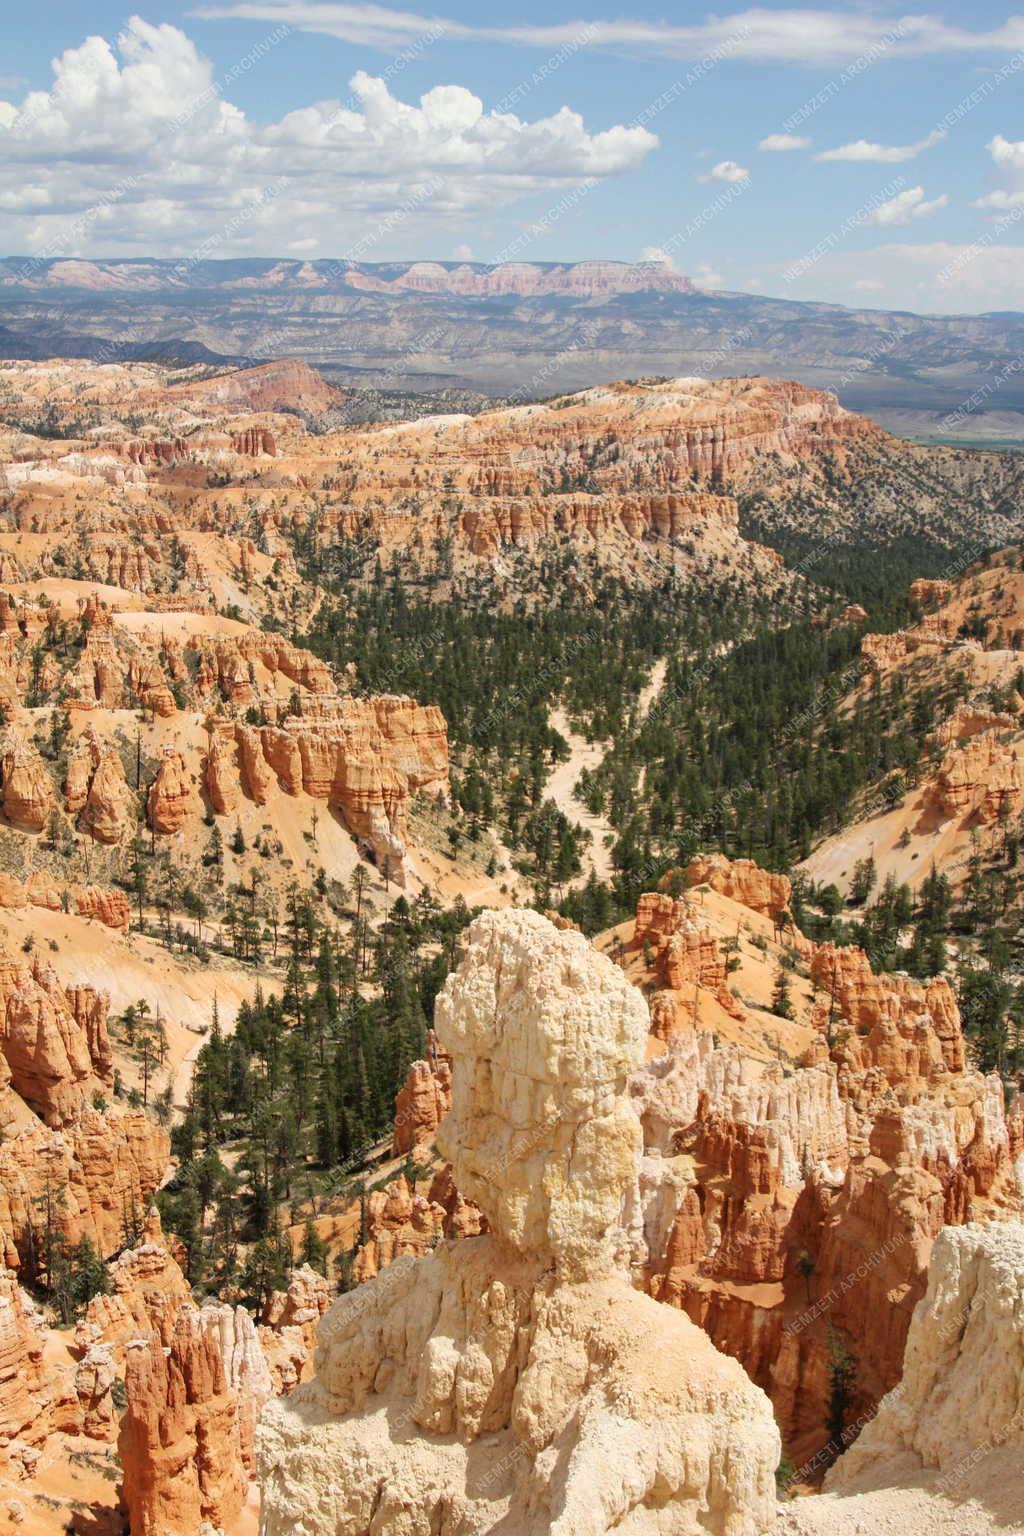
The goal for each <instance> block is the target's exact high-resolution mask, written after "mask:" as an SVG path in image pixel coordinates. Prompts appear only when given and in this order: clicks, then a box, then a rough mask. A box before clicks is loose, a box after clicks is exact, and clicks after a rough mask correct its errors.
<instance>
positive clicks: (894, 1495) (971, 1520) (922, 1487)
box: [772, 1446, 1024, 1536]
mask: <svg viewBox="0 0 1024 1536" xmlns="http://www.w3.org/2000/svg"><path fill="white" fill-rule="evenodd" d="M883 1471H884V1476H883V1477H881V1478H878V1477H877V1476H875V1477H874V1478H873V1481H874V1482H875V1483H876V1486H874V1487H865V1488H860V1487H859V1486H858V1485H856V1484H855V1485H854V1486H853V1488H851V1490H850V1492H849V1493H842V1494H839V1493H825V1494H818V1495H815V1496H813V1497H810V1498H805V1499H794V1500H793V1501H792V1502H791V1503H788V1504H783V1505H782V1506H781V1508H780V1512H779V1519H778V1523H777V1525H776V1528H775V1531H774V1532H773V1533H772V1536H1024V1509H1022V1508H1021V1506H1020V1448H1019V1447H1018V1446H1008V1447H1006V1448H1004V1449H1002V1450H999V1451H995V1452H993V1453H992V1454H991V1455H990V1456H988V1457H986V1458H985V1459H984V1461H983V1462H979V1463H978V1464H977V1465H976V1466H973V1467H972V1468H970V1469H969V1471H966V1472H965V1475H964V1476H963V1478H961V1479H957V1478H950V1477H948V1476H947V1475H946V1474H940V1473H939V1472H937V1471H932V1470H929V1469H925V1468H922V1466H921V1464H920V1461H919V1460H918V1458H917V1456H915V1455H914V1454H913V1453H908V1454H904V1455H900V1456H895V1457H893V1459H892V1461H891V1462H889V1463H888V1464H887V1466H886V1467H885V1468H884V1469H883Z"/></svg>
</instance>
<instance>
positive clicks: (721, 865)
mask: <svg viewBox="0 0 1024 1536" xmlns="http://www.w3.org/2000/svg"><path fill="white" fill-rule="evenodd" d="M670 878H671V876H670V875H669V876H666V880H667V879H670ZM662 883H663V885H664V883H665V882H664V881H663V882H662ZM686 884H687V885H710V887H711V889H712V890H713V891H718V892H719V893H720V894H721V895H722V896H728V897H729V898H730V900H732V901H738V902H739V904H740V906H742V907H749V908H750V910H751V911H752V912H760V913H762V915H763V916H765V917H771V918H774V917H776V916H777V915H779V914H781V913H784V912H786V911H787V910H788V908H789V902H790V898H791V897H792V894H793V885H792V881H790V880H789V878H788V877H787V876H786V875H775V874H771V873H770V872H769V871H768V870H765V869H760V868H759V867H758V866H757V865H756V864H755V863H754V862H753V860H752V859H727V858H726V857H725V854H724V853H703V854H698V855H697V857H696V858H695V859H691V860H690V863H689V864H688V865H687V867H686Z"/></svg>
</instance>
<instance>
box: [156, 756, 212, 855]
mask: <svg viewBox="0 0 1024 1536" xmlns="http://www.w3.org/2000/svg"><path fill="white" fill-rule="evenodd" d="M199 810H200V805H199V797H198V795H197V794H196V791H195V786H194V785H193V783H192V776H191V774H190V772H189V767H188V764H187V762H186V761H185V758H184V756H183V755H182V753H181V752H179V751H178V750H177V749H176V748H175V747H170V746H168V747H165V748H164V750H163V755H162V757H161V759H160V766H159V768H158V769H157V771H156V778H155V779H154V780H153V782H152V784H151V785H150V786H149V793H148V795H147V797H146V813H147V816H148V817H149V824H150V826H151V827H152V829H153V831H154V832H162V833H164V834H165V835H170V834H172V833H175V832H178V831H180V829H181V828H182V826H183V825H184V824H185V822H186V820H187V819H188V818H189V816H190V815H195V814H197V813H198V812H199Z"/></svg>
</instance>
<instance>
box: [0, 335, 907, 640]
mask: <svg viewBox="0 0 1024 1536" xmlns="http://www.w3.org/2000/svg"><path fill="white" fill-rule="evenodd" d="M330 394H331V391H330V390H329V387H328V386H326V385H324V384H323V383H322V381H319V380H317V378H316V376H315V375H313V374H311V372H310V370H308V369H306V368H305V365H298V364H293V363H289V362H287V361H285V362H280V363H275V364H272V365H266V367H263V368H257V369H248V370H242V371H240V372H234V373H231V372H225V373H223V374H220V375H217V376H216V377H213V378H200V377H196V376H194V375H193V374H188V373H186V374H185V375H184V376H183V377H181V378H180V379H173V378H172V379H171V381H170V382H169V383H168V382H167V381H166V379H165V377H164V376H163V375H161V374H159V373H158V371H157V370H155V369H147V368H146V366H145V365H141V364H136V365H122V366H113V367H111V368H110V369H98V368H90V367H89V366H88V365H83V364H54V363H51V364H23V365H22V364H19V365H17V366H16V367H15V368H13V369H12V370H9V371H8V372H7V373H6V374H5V380H4V388H3V391H2V392H0V420H3V419H6V421H7V422H8V423H9V426H8V428H7V430H6V431H5V430H3V429H2V428H0V490H6V492H7V511H6V514H5V519H4V522H3V525H2V526H0V557H2V558H3V560H4V561H6V564H7V567H8V569H7V571H6V572H5V571H4V570H3V569H2V568H0V576H4V575H7V576H8V577H9V578H11V579H15V580H17V579H19V578H21V577H24V578H31V579H37V578H39V577H51V578H60V577H67V576H68V575H75V576H77V577H84V578H86V579H91V580H93V581H97V582H104V583H110V584H112V585H115V586H119V587H123V588H125V589H127V590H132V591H149V592H160V593H161V594H164V595H166V596H168V597H170V596H171V595H172V594H174V595H176V596H178V597H179V598H180V597H183V596H184V595H185V594H189V593H194V594H197V595H201V596H202V598H203V599H204V601H205V600H206V599H207V598H208V596H209V595H210V594H211V593H212V594H213V595H214V597H215V598H216V600H217V601H219V602H221V603H224V602H228V601H230V602H232V603H235V604H239V602H240V599H241V600H242V601H243V602H246V603H248V604H250V605H251V606H252V607H253V608H254V609H255V610H257V611H261V612H262V611H266V609H267V608H268V607H271V608H276V603H277V601H278V599H277V598H276V597H275V596H274V594H275V593H280V591H281V589H282V587H285V588H287V589H288V590H289V591H292V590H294V591H296V594H297V596H298V597H300V598H301V592H300V590H299V589H298V587H297V584H296V580H295V578H296V572H295V569H294V565H293V563H292V557H293V551H294V542H295V538H296V535H298V536H300V537H301V538H302V539H303V540H304V541H305V543H306V544H307V546H308V543H309V540H310V539H313V540H314V541H316V542H317V543H321V544H322V543H324V542H326V543H328V544H330V543H333V542H335V541H340V542H341V543H343V544H344V545H346V546H347V556H346V558H347V559H348V560H349V561H350V562H353V561H354V562H356V563H357V564H360V565H361V566H362V567H363V568H364V569H365V570H366V572H367V573H369V572H370V571H371V570H372V569H373V564H374V561H375V560H376V559H377V558H378V556H379V557H380V558H381V559H382V561H383V563H384V564H385V565H388V564H390V563H391V562H392V561H395V560H397V559H398V558H401V559H402V560H404V561H405V562H406V563H408V562H410V561H411V562H412V563H413V564H414V565H415V566H418V567H419V568H420V569H421V570H423V571H430V572H433V573H435V575H440V576H442V577H443V578H444V579H445V580H447V579H449V578H450V577H451V576H453V575H454V576H455V577H456V578H457V577H458V576H459V575H463V574H468V573H472V572H475V573H480V572H487V573H488V575H489V576H490V577H491V578H492V579H494V580H497V581H498V582H499V583H500V584H504V585H509V586H510V587H516V586H522V585H523V583H524V581H525V580H526V578H527V576H528V573H529V572H530V570H531V569H533V568H534V567H535V566H536V564H537V553H538V551H539V550H541V549H542V548H543V549H544V550H546V551H548V552H550V551H551V550H552V549H554V548H556V547H557V546H559V545H564V546H567V547H568V549H569V550H570V551H573V552H575V553H576V554H577V555H586V556H587V557H589V558H592V559H593V560H595V561H596V562H598V563H599V564H600V565H603V566H607V567H610V568H612V569H614V570H616V571H618V572H620V573H621V574H622V575H623V576H624V577H625V578H626V579H628V580H630V581H633V582H640V583H646V584H649V583H653V582H658V581H661V580H663V579H664V576H665V573H666V571H667V570H670V569H673V568H675V569H677V570H679V571H680V572H682V573H684V574H686V573H689V574H693V575H698V576H700V578H701V579H702V580H705V581H717V580H720V579H723V578H724V577H725V576H727V575H729V574H730V573H738V574H740V575H742V576H743V577H744V578H745V579H748V580H751V581H756V582H757V583H758V584H759V585H762V586H763V585H764V584H765V583H767V584H768V585H770V586H772V587H774V586H776V585H778V583H779V582H780V581H781V579H782V577H781V572H780V570H779V562H778V560H777V558H776V557H775V556H774V555H773V554H772V553H771V552H770V551H766V550H764V549H763V548H762V547H761V546H759V545H756V544H751V543H749V542H748V541H747V540H745V539H744V538H742V537H741V535H740V533H739V528H738V508H737V503H736V500H735V499H734V494H733V492H734V491H735V490H736V489H743V488H744V486H745V483H746V480H745V477H746V476H747V474H748V472H750V471H751V470H752V468H753V467H754V466H755V465H764V464H771V465H774V466H776V469H777V471H778V474H779V476H780V477H781V479H785V476H786V474H787V473H788V470H789V467H791V466H802V467H806V468H807V469H808V472H809V473H811V472H813V473H815V474H816V473H817V472H818V471H817V470H815V469H814V468H813V467H814V466H818V468H819V469H820V465H821V462H822V461H823V459H824V458H826V457H831V456H834V455H836V454H839V455H842V454H844V453H845V452H846V451H847V448H848V446H849V445H850V444H852V443H862V444H867V445H868V446H869V448H872V449H874V448H875V447H877V446H878V445H879V444H881V443H882V442H883V440H884V439H885V435H884V434H882V433H880V432H879V430H878V429H877V428H875V427H874V426H872V425H871V424H870V423H867V422H865V421H863V420H861V419H860V418H858V417H855V416H852V415H851V414H850V413H848V412H846V411H844V410H842V409H841V407H840V406H839V405H838V404H837V402H836V400H835V398H834V397H833V396H831V395H827V394H823V393H821V392H817V391H813V390H808V389H805V388H804V387H803V386H801V385H797V384H791V383H786V382H782V381H777V380H768V379H738V380H726V381H720V382H714V383H712V382H709V381H707V380H702V379H675V380H665V381H649V382H643V383H620V384H612V385H608V386H605V387H602V388H597V389H591V390H587V391H584V392H583V393H581V394H578V395H571V396H566V397H563V398H561V399H557V400H551V401H546V402H543V403H536V404H530V405H522V406H515V407H511V408H503V409H500V410H493V411H486V412H483V413H482V414H480V415H479V416H475V417H470V416H453V415H448V416H440V417H428V418H424V419H422V420H419V421H411V422H406V423H403V424H400V425H397V426H395V425H388V426H380V427H370V428H347V429H343V430H338V431H335V432H327V433H324V434H321V435H318V436H316V437H310V436H307V434H306V432H305V429H304V426H303V422H302V419H301V416H297V415H296V414H294V413H295V412H297V411H298V412H301V411H306V412H307V413H308V412H313V413H316V412H318V411H322V410H324V409H327V410H329V409H330V405H331V400H330V398H329V397H330ZM282 409H284V410H287V411H288V414H281V412H282ZM140 417H142V418H143V419H145V421H146V428H145V432H144V434H140V433H139V431H138V430H137V428H136V430H134V431H133V430H132V428H133V426H134V424H135V423H136V422H137V420H138V419H139V418H140ZM58 426H59V428H60V430H61V436H60V437H59V438H55V437H54V436H53V435H52V434H53V428H54V427H58ZM886 441H887V440H886ZM86 490H87V492H88V495H87V496H85V495H83V492H84V491H86ZM453 561H454V564H453ZM534 574H535V572H534ZM580 579H583V578H582V577H581V578H580ZM240 589H241V590H240Z"/></svg>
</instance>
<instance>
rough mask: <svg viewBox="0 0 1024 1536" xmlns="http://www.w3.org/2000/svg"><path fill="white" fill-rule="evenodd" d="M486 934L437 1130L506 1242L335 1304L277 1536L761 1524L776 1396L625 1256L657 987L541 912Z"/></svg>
mask: <svg viewBox="0 0 1024 1536" xmlns="http://www.w3.org/2000/svg"><path fill="white" fill-rule="evenodd" d="M468 941H469V942H468V949H467V954H466V957H465V959H464V960H463V962H462V964H461V966H460V967H459V970H458V971H457V972H456V973H455V975H454V976H452V977H450V978H449V980H448V982H447V983H446V986H445V988H444V991H443V992H442V995H441V997H440V998H439V1000H438V1007H437V1014H436V1025H437V1031H438V1039H439V1043H440V1045H441V1046H442V1048H443V1049H445V1050H446V1051H449V1052H450V1054H451V1056H452V1059H453V1064H454V1065H453V1083H452V1110H451V1113H450V1114H449V1115H448V1117H447V1118H446V1120H445V1121H444V1122H443V1123H442V1127H441V1140H442V1142H443V1149H444V1150H445V1151H446V1152H448V1153H450V1155H451V1157H452V1159H453V1165H454V1167H453V1172H454V1178H455V1182H456V1184H457V1185H458V1187H459V1189H461V1190H462V1191H463V1193H464V1194H466V1195H467V1196H470V1197H472V1198H473V1199H475V1200H477V1201H479V1203H480V1205H481V1207H482V1209H483V1211H484V1214H485V1215H486V1217H487V1219H488V1222H489V1225H490V1232H489V1234H488V1235H485V1236H481V1237H478V1238H471V1239H466V1240H462V1241H460V1242H458V1243H442V1244H441V1245H440V1246H439V1247H438V1248H437V1249H436V1250H435V1251H434V1252H433V1253H432V1254H431V1255H430V1256H429V1257H426V1258H424V1259H420V1260H414V1259H408V1258H406V1259H399V1260H398V1261H396V1262H395V1263H394V1264H392V1265H391V1266H390V1267H389V1268H388V1269H387V1270H385V1271H384V1273H383V1274H382V1275H380V1276H379V1277H378V1278H377V1279H376V1280H374V1281H372V1282H370V1283H369V1284H367V1285H365V1286H361V1287H359V1288H358V1289H357V1290H356V1291H354V1292H350V1293H348V1294H347V1295H346V1296H343V1297H341V1298H340V1299H339V1300H338V1301H337V1302H336V1303H335V1304H334V1306H333V1307H332V1308H331V1310H330V1311H329V1312H328V1313H327V1315H326V1317H325V1318H324V1320H323V1322H322V1323H321V1327H320V1342H319V1347H318V1350H317V1359H316V1374H315V1376H314V1378H313V1380H312V1381H311V1382H309V1383H308V1384H306V1385H304V1386H300V1387H299V1388H297V1390H296V1391H295V1393H293V1394H292V1396H291V1397H290V1398H288V1399H285V1400H283V1401H279V1402H274V1403H271V1404H269V1405H268V1407H267V1408H266V1409H265V1411H264V1416H263V1420H262V1422H261V1426H260V1430H259V1434H258V1438H257V1466H258V1470H259V1475H260V1479H261V1483H262V1487H263V1519H264V1527H265V1533H266V1536H282V1533H284V1532H288V1533H289V1536H320V1533H323V1536H328V1533H329V1536H362V1533H364V1532H367V1531H369V1530H370V1529H372V1530H373V1531H374V1532H375V1533H380V1536H426V1533H428V1532H431V1533H434V1536H455V1533H456V1532H458V1533H460V1536H473V1533H482V1532H485V1531H489V1530H494V1529H499V1528H505V1527H506V1526H507V1528H508V1529H509V1530H510V1531H511V1530H514V1531H516V1533H517V1536H541V1533H542V1532H543V1533H550V1536H597V1533H600V1532H603V1531H610V1530H612V1529H616V1530H621V1531H625V1530H627V1529H628V1530H629V1531H630V1532H632V1533H635V1536H645V1533H651V1536H653V1533H655V1532H657V1533H659V1536H684V1533H685V1536H689V1533H692V1532H694V1531H696V1530H697V1529H698V1527H699V1528H700V1529H701V1530H702V1531H705V1532H721V1533H723V1536H724V1533H728V1536H744V1533H748V1532H749V1533H751V1536H753V1533H754V1532H755V1531H758V1530H760V1529H762V1528H763V1527H764V1526H766V1525H767V1524H768V1522H769V1521H770V1519H771V1516H772V1511H773V1506H774V1495H773V1471H774V1467H775V1465H776V1462H777V1459H778V1451H779V1442H778V1433H777V1430H776V1429H775V1426H774V1423H773V1422H772V1419H771V1415H770V1412H769V1409H768V1405H767V1403H766V1401H765V1399H764V1397H763V1396H762V1394H761V1393H760V1392H759V1391H758V1390H757V1389H756V1388H754V1387H753V1386H752V1385H751V1384H750V1382H749V1380H748V1379H747V1378H746V1376H745V1375H744V1373H743V1372H742V1370H741V1369H740V1368H739V1367H738V1366H737V1365H736V1364H735V1362H731V1361H728V1360H726V1359H725V1358H723V1357H722V1356H720V1355H718V1354H717V1353H716V1351H715V1350H714V1349H713V1348H712V1346H711V1345H710V1343H709V1342H708V1340H707V1339H706V1338H705V1337H704V1336H703V1335H702V1334H701V1333H700V1332H699V1330H697V1329H695V1328H694V1327H693V1325H692V1324H690V1323H689V1322H688V1320H686V1319H685V1318H683V1317H682V1316H681V1315H679V1314H677V1313H674V1312H672V1311H671V1310H669V1309H668V1308H661V1307H659V1306H658V1305H657V1303H655V1302H653V1301H652V1300H650V1298H648V1297H644V1296H642V1295H640V1294H639V1293H638V1292H636V1291H635V1290H633V1289H632V1288H631V1287H630V1286H629V1284H628V1282H627V1280H626V1277H625V1273H624V1271H623V1269H622V1268H621V1265H622V1263H623V1260H624V1258H625V1254H626V1245H627V1239H626V1234H625V1232H624V1230H623V1228H622V1227H621V1225H620V1221H621V1217H622V1214H623V1211H624V1208H625V1207H626V1205H627V1204H628V1203H629V1202H630V1201H631V1200H635V1190H636V1181H637V1160H638V1154H639V1147H640V1130H639V1125H638V1123H637V1121H636V1118H635V1116H634V1115H633V1114H632V1112H631V1110H630V1108H629V1106H628V1103H627V1101H626V1099H625V1098H624V1096H623V1089H624V1087H625V1082H626V1077H627V1075H628V1073H629V1072H630V1070H632V1069H633V1068H634V1067H635V1066H636V1065H637V1064H638V1063H639V1061H640V1059H641V1057H642V1052H643V1043H644V1038H645V1036H646V1032H647V1019H646V1008H645V1006H644V1004H643V1001H642V999H641V998H640V996H639V994H638V993H637V992H635V991H634V989H633V988H632V987H631V986H630V985H629V983H628V982H627V981H626V979H625V978H624V977H623V975H622V973H621V972H620V971H619V970H618V969H617V967H615V966H613V965H612V964H611V962H609V961H607V960H605V959H604V958H603V957H601V956H599V955H597V954H596V952H595V951H593V950H592V949H591V947H590V946H589V945H588V944H587V942H586V940H585V939H584V938H583V937H582V935H580V934H577V933H571V932H562V933H559V932H557V931H556V930H555V929H554V928H553V927H552V925H551V924H549V923H548V922H547V921H546V919H544V918H543V917H541V916H540V915H539V914H537V913H533V912H504V913H497V912H490V913H486V914H485V915H484V916H483V917H481V918H479V919H477V921H476V922H475V923H474V924H473V926H472V928H471V929H470V930H469V935H468ZM382 1362H383V1365H382Z"/></svg>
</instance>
